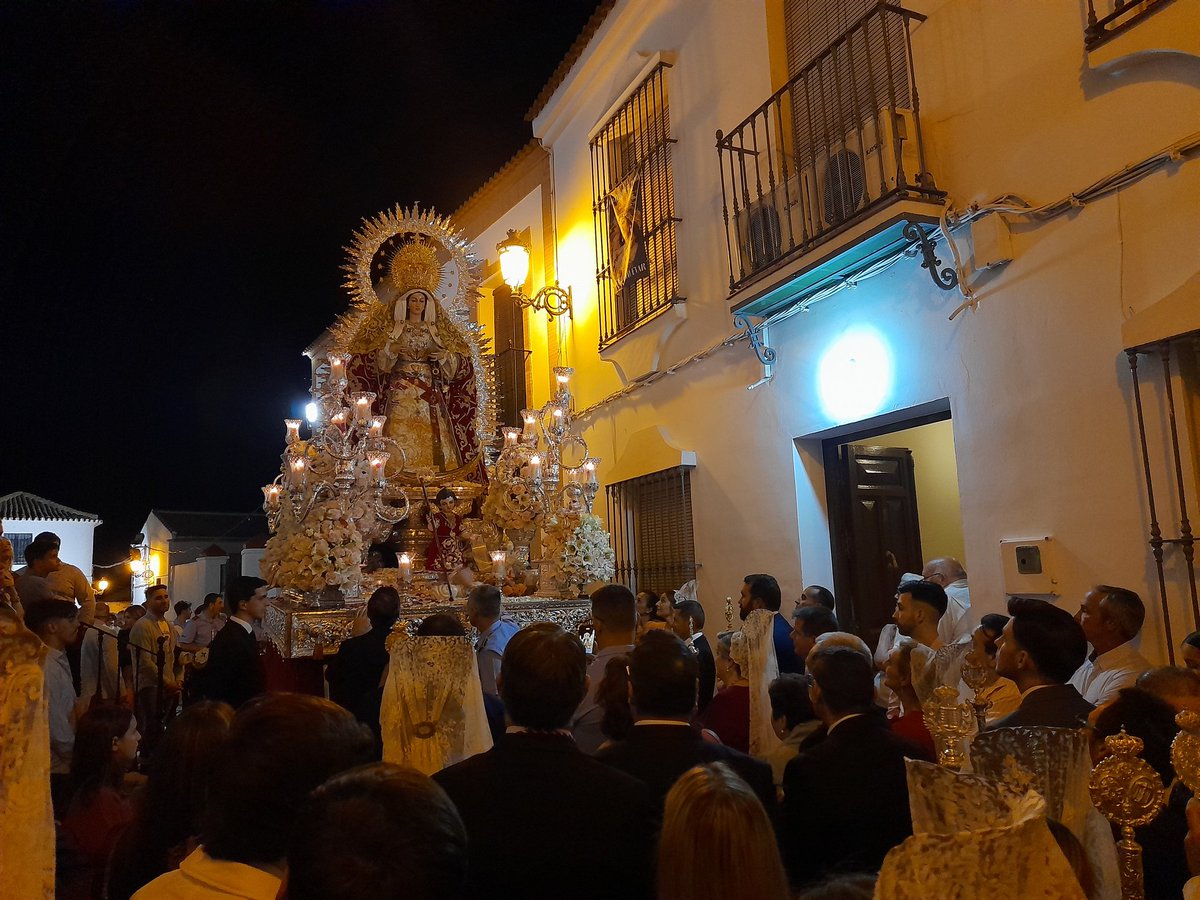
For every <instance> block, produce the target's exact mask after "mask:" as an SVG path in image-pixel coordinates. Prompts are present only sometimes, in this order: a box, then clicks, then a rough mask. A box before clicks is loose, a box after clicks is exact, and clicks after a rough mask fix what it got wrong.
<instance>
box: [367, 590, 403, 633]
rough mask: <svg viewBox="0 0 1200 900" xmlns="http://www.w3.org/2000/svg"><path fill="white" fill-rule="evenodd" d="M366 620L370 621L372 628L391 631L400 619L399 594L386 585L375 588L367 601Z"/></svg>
mask: <svg viewBox="0 0 1200 900" xmlns="http://www.w3.org/2000/svg"><path fill="white" fill-rule="evenodd" d="M367 618H368V619H370V620H371V627H372V628H378V629H379V630H381V631H391V630H392V626H393V625H395V624H396V620H397V619H399V618H400V592H399V591H397V590H396V589H395V588H394V587H390V586H388V585H386V584H385V585H384V586H383V587H381V588H376V589H375V593H373V594H371V599H369V600H368V601H367Z"/></svg>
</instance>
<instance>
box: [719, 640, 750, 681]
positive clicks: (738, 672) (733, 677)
mask: <svg viewBox="0 0 1200 900" xmlns="http://www.w3.org/2000/svg"><path fill="white" fill-rule="evenodd" d="M735 640H736V642H737V643H738V644H741V643H742V641H743V640H744V639H743V638H742V636H741V634H740V632H737V631H722V632H720V633H719V634H718V635H717V643H716V644H715V645H714V646H713V662H714V663H715V664H716V668H717V678H719V679H720V681H721V684H723V685H724V686H725V687H729V686H730V685H733V684H737V683H739V682H743V681H745V680H746V678H747V677H748V676H749V672H748V671H746V669H747V668H748V665H747V663H748V660H747V659H745V658H744V657H743V655H742V653H741V650H742V647H739V648H738V649H736V650H735V648H734V643H735Z"/></svg>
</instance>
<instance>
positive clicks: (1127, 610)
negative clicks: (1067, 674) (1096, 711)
mask: <svg viewBox="0 0 1200 900" xmlns="http://www.w3.org/2000/svg"><path fill="white" fill-rule="evenodd" d="M1145 620H1146V607H1145V605H1144V604H1143V603H1142V598H1141V597H1139V596H1138V595H1137V594H1136V593H1135V592H1133V591H1131V590H1129V589H1127V588H1121V587H1113V586H1111V585H1107V584H1098V585H1096V586H1095V587H1094V588H1092V589H1091V590H1090V591H1088V592H1087V594H1085V595H1084V598H1083V603H1081V604H1080V605H1079V612H1077V613H1076V614H1075V621H1076V622H1078V623H1079V626H1080V627H1081V628H1082V629H1083V636H1084V637H1085V638H1087V641H1088V643H1089V644H1091V645H1092V655H1091V656H1090V657H1088V658H1087V659H1086V660H1084V662H1083V665H1081V666H1080V667H1079V669H1078V670H1077V671H1076V672H1075V674H1074V675H1072V676H1071V684H1072V685H1073V686H1074V687H1075V689H1076V690H1077V691H1079V693H1080V694H1082V695H1083V699H1084V700H1086V701H1088V703H1091V704H1092V705H1093V706H1103V705H1104V704H1105V703H1107V702H1108V701H1109V700H1112V699H1114V698H1115V697H1116V696H1117V692H1118V691H1120V690H1121V688H1126V687H1132V686H1133V684H1134V682H1136V681H1137V679H1138V676H1139V675H1141V674H1142V673H1143V672H1145V671H1146V670H1147V669H1149V668H1150V661H1149V660H1147V659H1146V657H1144V656H1142V654H1140V653H1138V651H1137V650H1136V649H1135V648H1134V646H1133V640H1134V638H1136V637H1137V636H1138V632H1140V631H1141V630H1142V623H1143V622H1144V621H1145Z"/></svg>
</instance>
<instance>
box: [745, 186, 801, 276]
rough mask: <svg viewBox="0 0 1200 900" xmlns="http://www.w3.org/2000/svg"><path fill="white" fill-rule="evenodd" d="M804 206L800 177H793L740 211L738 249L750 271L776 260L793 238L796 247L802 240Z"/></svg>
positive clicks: (788, 247)
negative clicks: (802, 211)
mask: <svg viewBox="0 0 1200 900" xmlns="http://www.w3.org/2000/svg"><path fill="white" fill-rule="evenodd" d="M801 209H802V203H801V200H800V179H799V178H797V177H796V176H793V177H791V178H790V179H788V181H787V183H786V186H785V184H784V183H783V182H780V183H779V184H777V185H775V190H773V191H770V192H768V193H765V194H763V196H762V198H761V199H758V200H754V201H751V203H750V205H749V206H747V207H746V208H745V209H739V210H738V212H737V217H736V219H735V224H736V226H737V235H738V252H739V253H740V254H741V259H742V268H743V270H744V271H745V272H746V273H747V274H749V273H750V272H757V271H758V270H759V269H762V268H764V267H765V266H767V265H769V264H770V263H772V262H774V261H775V260H776V259H778V258H779V257H780V256H781V255H782V254H783V253H785V252H787V251H788V250H790V249H791V247H792V243H793V241H794V242H795V244H796V245H797V246H798V245H799V244H800V243H801V242H802V240H803V238H802V237H801V227H800V216H801Z"/></svg>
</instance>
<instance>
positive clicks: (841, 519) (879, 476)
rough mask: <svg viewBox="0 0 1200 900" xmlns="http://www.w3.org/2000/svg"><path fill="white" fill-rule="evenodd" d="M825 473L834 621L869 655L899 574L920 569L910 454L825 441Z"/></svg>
mask: <svg viewBox="0 0 1200 900" xmlns="http://www.w3.org/2000/svg"><path fill="white" fill-rule="evenodd" d="M825 473H826V480H827V488H828V496H829V527H830V539H831V544H832V549H833V560H834V593H836V595H837V598H838V617H839V621H840V622H841V623H842V626H843V627H844V628H847V629H848V630H852V631H854V632H855V633H856V634H858V635H860V636H861V637H862V638H863V640H865V641H866V642H867V643H868V644H870V645H871V647H872V649H873V648H874V646H875V643H876V641H878V639H879V631H880V629H881V628H882V627H883V626H884V625H885V624H887V623H888V622H890V621H891V619H892V610H893V609H894V607H895V595H896V585H897V584H899V582H900V576H901V575H903V574H904V573H905V572H915V573H919V572H920V571H921V567H922V562H921V530H920V526H919V524H918V521H917V487H916V483H915V481H914V478H913V459H912V451H911V450H906V449H904V448H902V447H867V446H861V445H856V444H841V445H838V444H836V443H834V442H833V441H830V442H828V443H827V444H826V447H825Z"/></svg>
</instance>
